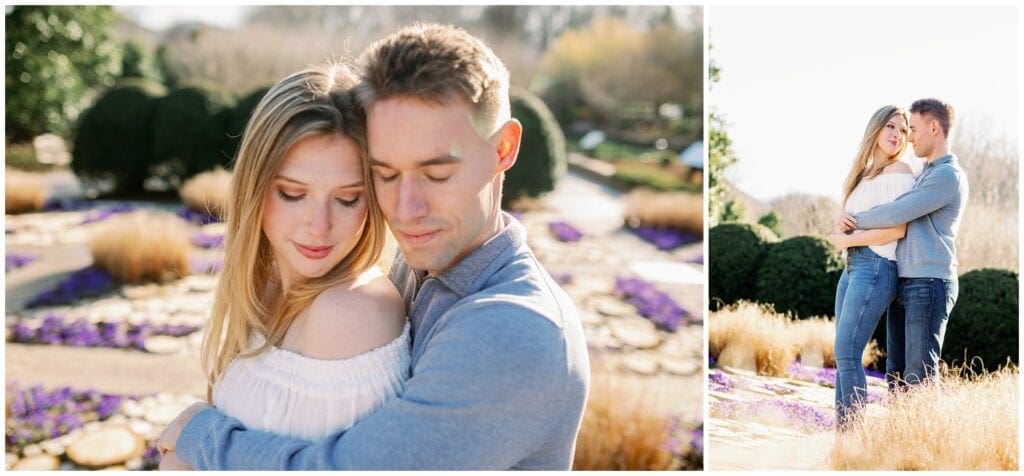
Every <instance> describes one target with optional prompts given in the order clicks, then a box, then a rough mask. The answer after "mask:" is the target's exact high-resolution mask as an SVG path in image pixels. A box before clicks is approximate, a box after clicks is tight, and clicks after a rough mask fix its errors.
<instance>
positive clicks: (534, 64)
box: [5, 6, 706, 469]
mask: <svg viewBox="0 0 1024 476" xmlns="http://www.w3.org/2000/svg"><path fill="white" fill-rule="evenodd" d="M204 8H206V7H174V8H172V7H159V9H156V8H155V7H154V8H153V9H152V10H151V9H150V7H105V6H7V7H6V8H5V27H6V53H7V56H6V106H5V119H6V127H5V165H6V166H5V208H6V214H5V254H6V265H5V311H6V328H7V333H6V339H5V340H6V342H5V364H6V374H5V402H6V425H5V427H6V428H5V437H6V444H7V454H6V467H7V468H8V469H12V468H13V469H57V468H60V469H80V468H126V469H152V468H155V466H156V464H157V456H156V454H155V452H154V448H153V443H154V440H155V438H156V436H157V435H158V434H159V432H160V431H161V430H162V428H163V426H164V425H166V424H167V422H169V421H170V419H171V418H173V417H174V416H175V415H176V414H177V413H178V411H180V409H182V408H184V407H185V406H187V404H188V403H189V402H191V401H194V400H197V399H199V398H200V396H201V395H203V394H204V393H205V382H204V379H203V376H202V373H201V371H200V367H199V361H198V354H197V350H198V345H199V341H200V339H201V336H202V331H203V328H204V326H205V320H206V314H207V312H208V309H209V306H210V303H211V300H212V292H213V289H214V288H215V286H216V283H217V274H218V272H219V269H220V266H221V260H222V259H223V256H222V255H223V253H222V252H221V250H220V246H221V244H222V243H223V239H224V234H225V229H224V226H223V223H222V218H223V217H222V206H223V202H224V200H225V197H224V194H225V192H226V189H227V185H226V184H227V183H228V180H230V174H231V165H232V159H233V157H234V154H235V153H236V151H237V148H238V144H239V139H240V134H241V132H242V129H243V127H244V125H245V122H246V120H247V118H248V116H249V114H250V112H251V111H252V109H253V108H254V107H255V105H256V103H257V102H258V101H259V99H260V98H261V97H262V95H263V94H264V93H265V91H266V88H268V87H269V86H270V85H272V84H273V83H275V82H276V81H278V80H279V79H281V78H282V77H284V76H285V75H287V74H289V73H291V72H294V71H297V70H299V69H302V68H304V67H306V66H308V65H312V64H316V63H320V62H322V61H325V60H328V59H338V58H344V57H356V56H358V54H359V53H360V51H361V50H362V48H364V47H365V46H366V45H368V44H369V43H370V42H372V41H374V40H376V39H378V38H381V37H383V36H385V35H387V34H389V33H391V32H393V31H395V30H396V29H398V28H399V27H401V26H404V25H407V24H410V23H412V22H415V21H433V22H441V23H452V24H455V25H457V26H460V27H462V28H465V29H466V30H468V31H469V32H471V33H473V34H475V35H477V36H479V37H480V38H481V39H483V40H484V41H485V42H486V43H488V44H489V45H490V46H491V47H492V48H493V49H494V50H495V52H496V53H497V54H498V56H499V57H501V58H502V60H503V61H504V62H505V64H506V65H507V66H508V68H509V70H510V72H511V76H512V85H513V89H514V90H513V115H514V116H515V117H517V118H519V119H520V120H521V121H522V122H523V124H524V139H523V146H522V149H521V152H520V157H519V161H518V163H517V166H516V167H515V168H514V169H513V170H512V171H511V172H510V173H508V174H507V177H506V185H505V187H506V189H505V190H506V199H507V200H506V204H505V205H506V207H507V208H508V209H509V210H510V211H512V212H513V213H514V215H515V216H516V217H517V218H518V219H519V220H521V221H522V222H523V223H524V225H526V227H527V229H528V230H529V232H530V234H529V239H530V244H531V246H532V247H533V248H534V250H535V251H536V254H537V256H538V258H539V259H540V260H541V261H542V263H543V264H544V265H545V266H546V267H547V268H548V270H549V272H551V274H552V275H553V276H554V277H555V278H556V279H558V280H559V281H560V282H561V283H562V284H563V286H564V287H565V289H566V290H567V292H569V294H570V295H571V296H572V297H573V299H574V300H575V301H576V304H577V307H578V308H579V309H580V312H581V316H582V317H583V320H584V326H585V329H586V332H587V337H588V346H589V348H590V352H591V358H592V361H593V368H594V374H593V376H592V377H593V390H592V394H591V397H590V404H589V406H588V409H587V413H586V415H585V418H584V422H583V429H582V430H581V433H580V438H579V442H578V446H577V458H576V461H575V464H574V467H575V468H577V469H681V468H685V469H699V468H700V467H701V466H702V459H703V456H702V453H703V437H702V435H703V421H702V419H703V417H702V392H703V390H702V372H701V368H702V366H703V362H704V357H703V353H702V348H703V320H704V311H703V310H704V309H705V306H706V305H705V303H704V302H703V285H702V283H703V281H704V270H703V263H704V256H703V251H702V250H703V244H702V230H703V204H702V203H703V202H702V196H701V189H702V180H703V166H704V164H703V156H704V153H703V144H702V142H701V138H702V137H703V129H702V127H703V110H702V104H703V102H702V101H703V97H702V91H703V76H704V70H703V51H704V49H703V37H702V31H703V16H702V10H701V9H700V8H699V7H677V6H671V7H670V6H643V7H627V6H393V7H368V6H308V7H296V6H289V7H285V6H251V7H231V8H234V9H235V10H232V11H230V12H228V14H229V15H230V16H231V18H233V20H232V21H231V22H227V23H222V22H218V23H216V24H214V23H209V22H206V21H203V20H201V18H203V17H202V16H201V15H198V14H197V12H198V11H199V10H201V9H204ZM216 8H217V9H218V11H223V10H224V9H225V8H228V7H221V6H219V7H216ZM172 13H173V15H171V14H172ZM161 15H163V17H164V18H165V19H166V18H170V17H173V18H177V19H179V20H178V21H177V22H175V23H170V24H167V23H166V22H164V23H159V24H158V23H156V22H154V21H153V18H155V17H159V16H161ZM387 264H388V263H382V265H383V266H387Z"/></svg>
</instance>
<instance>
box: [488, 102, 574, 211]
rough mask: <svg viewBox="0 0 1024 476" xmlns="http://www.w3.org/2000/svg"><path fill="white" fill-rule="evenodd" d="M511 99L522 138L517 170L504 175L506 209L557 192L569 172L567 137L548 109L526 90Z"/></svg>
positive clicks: (504, 203)
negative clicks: (532, 198) (524, 200)
mask: <svg viewBox="0 0 1024 476" xmlns="http://www.w3.org/2000/svg"><path fill="white" fill-rule="evenodd" d="M511 99H512V117H514V118H516V119H519V122H520V123H522V124H523V138H522V143H521V144H520V146H519V157H518V158H517V159H516V164H515V166H513V167H512V168H511V169H508V170H507V171H506V172H505V184H504V186H503V191H502V193H503V198H502V201H503V205H504V206H506V207H507V206H508V205H510V204H511V203H512V202H513V201H514V200H516V199H517V198H520V197H523V196H528V197H537V196H539V195H540V194H542V193H545V192H550V191H552V190H554V189H555V182H557V181H558V179H559V177H561V176H562V175H563V174H564V173H565V169H566V159H565V136H564V135H563V134H562V128H561V127H559V126H558V123H557V122H555V118H554V117H553V116H552V115H551V111H549V110H548V107H547V106H545V105H544V102H543V101H541V100H540V98H538V97H537V96H534V95H533V94H531V93H529V92H527V91H524V90H518V89H517V90H513V93H512V98H511Z"/></svg>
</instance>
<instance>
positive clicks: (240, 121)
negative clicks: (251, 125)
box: [221, 86, 270, 162]
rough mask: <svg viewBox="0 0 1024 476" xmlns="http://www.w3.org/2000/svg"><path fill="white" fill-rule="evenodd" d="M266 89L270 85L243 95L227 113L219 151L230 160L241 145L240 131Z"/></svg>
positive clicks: (232, 159) (265, 92) (267, 89)
mask: <svg viewBox="0 0 1024 476" xmlns="http://www.w3.org/2000/svg"><path fill="white" fill-rule="evenodd" d="M267 91H270V86H266V87H262V88H258V89H256V90H254V91H252V92H251V93H249V94H247V95H245V96H244V97H242V98H241V99H239V100H238V102H237V103H235V106H234V107H232V108H231V109H230V112H229V113H228V114H227V126H226V128H225V134H224V145H223V146H222V148H221V152H223V153H224V154H226V155H227V156H228V157H230V158H231V162H234V160H235V156H236V155H237V154H238V147H239V146H241V145H242V132H243V131H244V130H245V125H246V123H248V122H249V116H251V115H252V112H253V111H254V110H255V109H256V106H257V105H258V104H259V103H260V99H263V96H265V95H266V94H267Z"/></svg>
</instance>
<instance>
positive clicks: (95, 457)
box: [67, 426, 146, 468]
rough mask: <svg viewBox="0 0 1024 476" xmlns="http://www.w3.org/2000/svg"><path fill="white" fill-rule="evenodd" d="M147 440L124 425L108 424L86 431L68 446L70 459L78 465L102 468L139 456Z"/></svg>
mask: <svg viewBox="0 0 1024 476" xmlns="http://www.w3.org/2000/svg"><path fill="white" fill-rule="evenodd" d="M145 443H146V442H145V441H144V440H143V439H142V437H140V436H139V435H136V434H135V433H132V431H131V430H129V429H128V428H125V427H123V426H108V427H106V428H101V429H99V430H96V431H93V432H91V433H86V434H85V435H83V436H82V437H81V438H79V439H78V440H77V441H75V442H74V443H72V444H71V446H68V449H67V455H68V459H70V460H71V461H73V462H75V463H76V464H78V465H81V466H86V467H90V468H101V467H105V466H112V465H115V464H119V463H124V462H125V461H128V460H130V459H132V458H138V457H139V456H141V455H142V453H143V451H145Z"/></svg>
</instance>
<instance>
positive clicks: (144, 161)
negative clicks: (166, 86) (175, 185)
mask: <svg viewBox="0 0 1024 476" xmlns="http://www.w3.org/2000/svg"><path fill="white" fill-rule="evenodd" d="M163 93H164V90H163V86H161V85H160V84H158V83H153V82H147V81H144V80H127V81H122V82H120V83H119V85H118V86H115V87H114V88H111V89H110V90H108V91H107V92H105V93H104V94H103V95H102V96H100V97H99V99H98V100H97V101H96V103H95V104H93V106H92V107H90V108H89V109H87V110H86V111H85V112H84V113H83V114H82V116H81V117H80V118H79V121H78V125H77V127H76V130H75V138H74V150H73V159H72V161H71V168H72V169H73V170H74V171H75V173H76V174H78V175H79V176H81V177H88V178H114V179H115V180H116V184H115V191H117V192H120V193H139V192H142V183H143V181H144V180H145V179H146V177H147V172H148V170H149V167H150V166H151V165H152V164H153V160H154V155H153V129H152V126H153V114H154V112H155V107H156V103H157V98H158V97H160V96H161V95H162V94H163Z"/></svg>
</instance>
